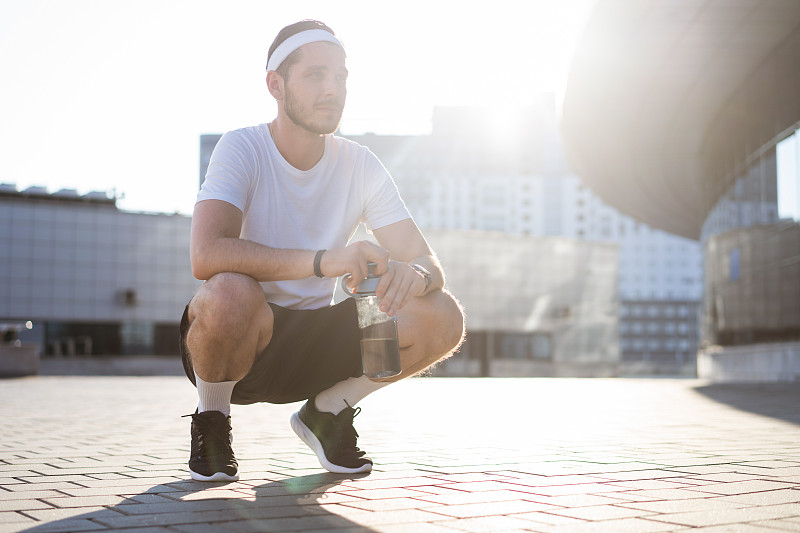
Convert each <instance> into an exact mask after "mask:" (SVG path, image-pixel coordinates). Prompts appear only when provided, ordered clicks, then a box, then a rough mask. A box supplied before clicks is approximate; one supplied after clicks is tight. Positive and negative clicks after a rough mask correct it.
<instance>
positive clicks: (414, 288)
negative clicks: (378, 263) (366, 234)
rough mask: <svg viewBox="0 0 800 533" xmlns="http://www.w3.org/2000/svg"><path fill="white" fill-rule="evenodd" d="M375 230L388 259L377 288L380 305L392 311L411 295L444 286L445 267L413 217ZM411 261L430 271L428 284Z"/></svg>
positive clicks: (422, 293)
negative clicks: (387, 253)
mask: <svg viewBox="0 0 800 533" xmlns="http://www.w3.org/2000/svg"><path fill="white" fill-rule="evenodd" d="M374 233H375V237H376V238H377V239H378V242H379V243H380V244H381V246H383V247H385V248H386V249H387V250H388V251H389V257H390V259H391V261H390V262H389V265H388V268H387V273H386V274H385V275H383V276H381V283H380V284H379V285H378V289H377V291H376V294H377V295H378V297H379V298H381V309H383V310H384V311H386V312H387V313H389V314H394V313H396V312H397V311H398V310H400V309H401V308H402V307H403V306H404V305H405V304H406V303H407V302H408V301H409V299H410V298H412V297H416V296H424V295H425V294H428V293H430V292H431V291H434V290H436V289H442V288H444V285H445V279H444V271H443V270H442V267H441V265H440V264H439V260H438V259H437V258H436V255H435V254H434V252H433V250H431V248H430V246H429V245H428V242H427V241H426V240H425V237H423V235H422V232H420V231H419V228H418V227H417V225H416V224H415V223H414V221H413V220H412V219H406V220H401V221H400V222H396V223H394V224H390V225H388V226H384V227H383V228H379V229H377V230H375V231H374ZM414 264H418V265H420V266H421V267H423V268H425V269H426V270H427V271H428V272H430V274H431V283H430V285H429V286H428V287H426V286H425V280H424V278H423V277H422V275H421V274H420V273H419V272H417V271H416V270H414V269H413V268H412V266H411V265H414Z"/></svg>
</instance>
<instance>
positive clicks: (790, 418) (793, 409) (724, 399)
mask: <svg viewBox="0 0 800 533" xmlns="http://www.w3.org/2000/svg"><path fill="white" fill-rule="evenodd" d="M694 390H695V391H696V392H698V393H700V394H702V395H703V396H705V397H706V398H709V399H711V400H714V401H717V402H720V403H724V404H726V405H730V406H731V407H735V408H736V409H740V410H742V411H748V412H750V413H755V414H759V415H763V416H769V417H772V418H777V419H780V420H784V421H786V422H791V423H793V424H798V425H800V407H798V406H800V384H796V383H758V384H755V383H753V384H749V383H747V384H745V383H737V384H725V385H706V386H703V387H696V388H695V389H694Z"/></svg>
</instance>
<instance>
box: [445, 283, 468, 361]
mask: <svg viewBox="0 0 800 533" xmlns="http://www.w3.org/2000/svg"><path fill="white" fill-rule="evenodd" d="M441 294H442V303H441V304H440V305H441V307H442V309H441V315H440V316H441V322H440V326H441V328H442V336H443V339H442V342H443V344H444V346H445V353H448V354H449V353H452V352H453V351H455V350H456V349H458V347H459V346H461V343H462V342H464V336H465V334H466V329H465V322H464V308H463V307H462V306H461V303H460V302H459V301H458V300H456V298H455V297H454V296H453V295H452V294H450V293H449V292H447V291H442V292H441Z"/></svg>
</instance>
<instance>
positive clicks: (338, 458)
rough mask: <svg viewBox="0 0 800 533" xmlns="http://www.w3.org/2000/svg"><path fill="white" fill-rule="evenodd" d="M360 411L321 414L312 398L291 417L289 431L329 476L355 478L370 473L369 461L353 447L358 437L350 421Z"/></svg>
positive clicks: (348, 408) (349, 408)
mask: <svg viewBox="0 0 800 533" xmlns="http://www.w3.org/2000/svg"><path fill="white" fill-rule="evenodd" d="M360 412H361V408H360V407H359V408H357V409H353V408H352V407H347V408H345V409H344V410H343V411H342V412H341V413H339V414H338V415H334V414H333V413H322V412H320V411H318V410H317V408H316V406H315V405H314V398H311V399H310V400H308V401H307V402H306V404H305V405H304V406H303V407H302V408H301V409H300V410H299V411H298V412H296V413H295V414H293V415H292V418H291V420H290V421H291V424H292V429H293V430H294V432H295V433H297V436H298V437H300V438H301V439H302V441H303V442H305V443H306V444H307V445H308V447H309V448H311V450H312V451H313V452H314V453H315V454H317V459H319V464H321V465H322V467H323V468H325V469H326V470H327V471H329V472H335V473H337V474H358V473H361V472H369V471H371V470H372V460H371V459H370V458H369V457H366V456H365V455H364V452H363V451H361V450H359V449H358V447H357V446H356V439H357V438H358V433H356V429H355V428H354V427H353V418H355V416H356V415H357V414H358V413H360Z"/></svg>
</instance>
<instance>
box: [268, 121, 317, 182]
mask: <svg viewBox="0 0 800 533" xmlns="http://www.w3.org/2000/svg"><path fill="white" fill-rule="evenodd" d="M269 126H270V127H269V130H270V134H271V135H272V140H273V142H274V143H275V146H276V147H277V148H278V151H279V152H280V153H281V155H282V156H283V158H284V159H285V160H286V161H287V162H288V163H289V164H290V165H292V166H293V167H294V168H296V169H298V170H311V169H312V168H314V165H316V164H317V163H319V160H320V159H322V156H323V154H324V153H325V136H324V135H320V134H317V133H312V132H310V131H308V130H305V129H303V128H301V127H300V126H298V125H296V124H294V123H293V122H292V121H291V120H289V118H287V117H280V116H279V117H278V118H276V119H275V120H273V121H272V122H271V123H270V125H269Z"/></svg>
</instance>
